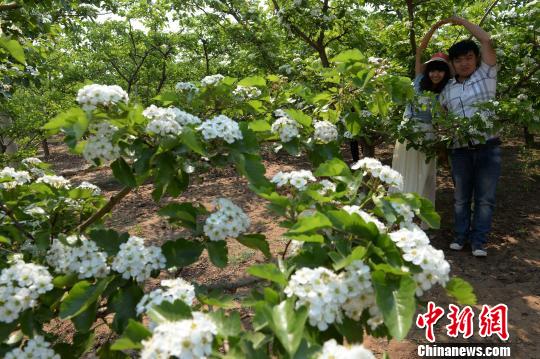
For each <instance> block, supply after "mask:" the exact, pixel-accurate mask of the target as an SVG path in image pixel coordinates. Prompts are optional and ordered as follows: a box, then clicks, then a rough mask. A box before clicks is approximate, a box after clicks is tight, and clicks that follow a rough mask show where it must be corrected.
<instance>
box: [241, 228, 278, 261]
mask: <svg viewBox="0 0 540 359" xmlns="http://www.w3.org/2000/svg"><path fill="white" fill-rule="evenodd" d="M236 240H237V241H238V242H240V243H242V244H243V245H244V246H246V247H248V248H252V249H258V250H260V251H261V252H262V253H263V254H264V255H265V257H266V258H270V257H272V255H271V254H270V245H269V244H268V242H267V241H266V237H265V236H264V234H255V233H254V234H242V235H240V236H239V237H238V238H237V239H236Z"/></svg>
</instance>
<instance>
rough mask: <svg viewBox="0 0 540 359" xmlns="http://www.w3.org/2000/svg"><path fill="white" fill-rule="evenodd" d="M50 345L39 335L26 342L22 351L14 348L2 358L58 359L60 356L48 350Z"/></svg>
mask: <svg viewBox="0 0 540 359" xmlns="http://www.w3.org/2000/svg"><path fill="white" fill-rule="evenodd" d="M50 346H51V344H50V343H48V342H47V341H45V338H43V337H42V336H41V335H36V336H35V337H33V338H32V339H30V340H29V341H28V342H26V346H25V347H24V349H21V348H15V349H13V350H12V351H10V352H9V353H7V354H6V356H5V357H4V358H5V359H21V358H39V359H60V355H58V354H56V353H55V352H54V350H52V349H51V348H50Z"/></svg>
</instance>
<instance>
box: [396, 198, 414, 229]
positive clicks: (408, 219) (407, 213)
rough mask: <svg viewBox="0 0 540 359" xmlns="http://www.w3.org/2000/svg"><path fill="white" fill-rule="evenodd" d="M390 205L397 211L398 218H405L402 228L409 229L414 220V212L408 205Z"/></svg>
mask: <svg viewBox="0 0 540 359" xmlns="http://www.w3.org/2000/svg"><path fill="white" fill-rule="evenodd" d="M390 205H391V206H392V208H393V209H394V211H396V213H397V214H398V216H400V217H401V218H403V220H402V221H401V223H400V225H401V226H402V227H408V226H409V225H410V224H411V223H412V221H413V219H414V211H413V210H412V208H411V206H409V205H408V204H407V203H397V202H391V203H390Z"/></svg>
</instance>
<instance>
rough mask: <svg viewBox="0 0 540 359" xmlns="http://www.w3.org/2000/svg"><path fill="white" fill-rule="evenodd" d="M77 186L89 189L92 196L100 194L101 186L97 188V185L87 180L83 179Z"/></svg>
mask: <svg viewBox="0 0 540 359" xmlns="http://www.w3.org/2000/svg"><path fill="white" fill-rule="evenodd" d="M77 188H81V189H89V190H91V191H92V194H93V195H94V196H99V195H100V194H101V188H99V187H98V186H96V185H95V184H92V183H90V182H88V181H83V182H81V184H80V185H78V186H77Z"/></svg>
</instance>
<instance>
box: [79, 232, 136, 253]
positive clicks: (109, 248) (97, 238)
mask: <svg viewBox="0 0 540 359" xmlns="http://www.w3.org/2000/svg"><path fill="white" fill-rule="evenodd" d="M89 237H90V239H91V240H92V241H94V242H95V243H96V244H97V246H98V247H99V248H100V249H102V250H104V251H105V252H106V253H107V254H108V255H110V256H114V255H116V254H117V253H118V252H119V251H120V245H121V244H122V243H125V242H127V241H128V239H129V234H128V233H122V234H119V233H118V232H116V231H115V230H113V229H93V230H92V231H90V233H89Z"/></svg>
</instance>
